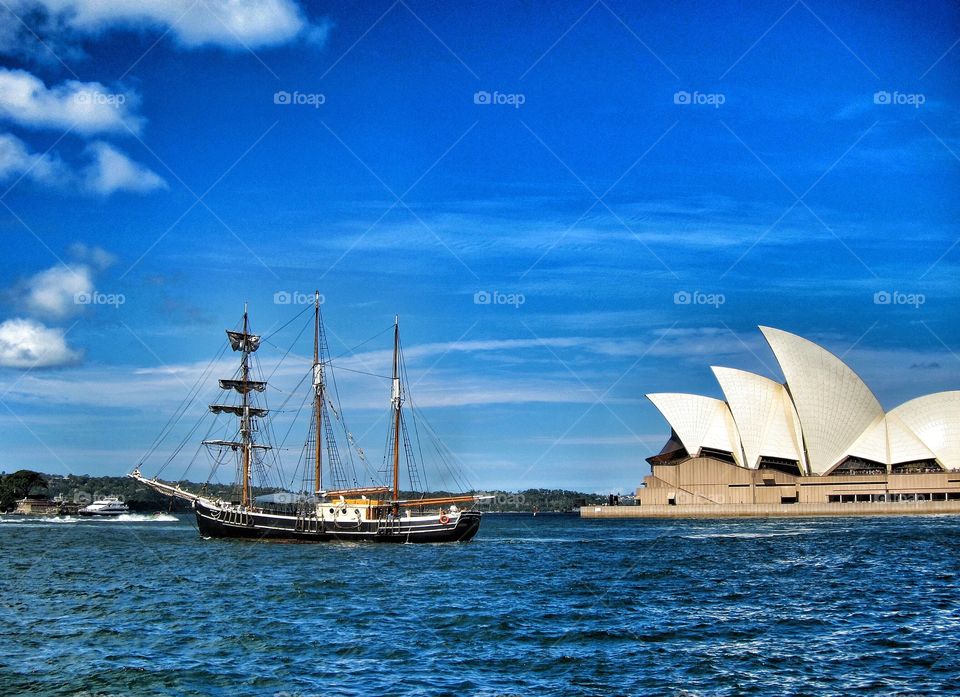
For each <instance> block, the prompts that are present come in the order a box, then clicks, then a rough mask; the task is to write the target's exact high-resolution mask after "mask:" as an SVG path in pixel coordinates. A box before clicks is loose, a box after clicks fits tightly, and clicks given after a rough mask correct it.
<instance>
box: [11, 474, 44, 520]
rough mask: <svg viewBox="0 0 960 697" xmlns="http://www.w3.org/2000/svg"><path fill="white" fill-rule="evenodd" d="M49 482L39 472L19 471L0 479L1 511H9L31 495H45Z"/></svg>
mask: <svg viewBox="0 0 960 697" xmlns="http://www.w3.org/2000/svg"><path fill="white" fill-rule="evenodd" d="M46 492H47V480H46V479H45V478H44V476H43V475H42V474H40V473H39V472H34V471H32V470H17V471H16V472H14V473H12V474H8V475H6V476H5V477H3V479H0V510H3V511H9V510H13V508H14V507H15V506H16V505H17V501H19V500H20V499H22V498H24V497H25V496H28V495H30V494H45V493H46Z"/></svg>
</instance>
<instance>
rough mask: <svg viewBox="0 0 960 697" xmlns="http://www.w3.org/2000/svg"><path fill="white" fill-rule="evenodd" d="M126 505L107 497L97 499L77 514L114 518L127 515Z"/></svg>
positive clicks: (114, 498) (113, 497)
mask: <svg viewBox="0 0 960 697" xmlns="http://www.w3.org/2000/svg"><path fill="white" fill-rule="evenodd" d="M129 512H130V509H129V508H127V504H125V503H124V502H123V501H121V500H120V499H118V498H117V497H116V496H108V497H107V498H105V499H97V500H96V501H94V502H93V503H91V504H90V505H89V506H85V507H84V508H81V509H80V510H79V511H77V513H78V514H79V515H82V516H114V515H123V514H124V513H129Z"/></svg>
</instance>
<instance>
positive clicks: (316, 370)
mask: <svg viewBox="0 0 960 697" xmlns="http://www.w3.org/2000/svg"><path fill="white" fill-rule="evenodd" d="M313 313H314V326H313V388H314V391H315V392H316V397H315V398H314V413H315V414H316V429H317V432H316V437H317V438H316V441H317V451H316V456H315V459H314V463H313V481H314V484H316V493H317V494H319V493H320V492H321V491H322V490H323V467H322V465H323V448H322V447H321V440H322V434H323V368H322V367H321V366H320V291H319V290H317V291H315V293H314V296H313Z"/></svg>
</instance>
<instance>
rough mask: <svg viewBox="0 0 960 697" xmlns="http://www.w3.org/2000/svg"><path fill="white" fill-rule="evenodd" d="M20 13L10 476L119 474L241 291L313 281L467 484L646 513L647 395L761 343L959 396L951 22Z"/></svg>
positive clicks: (264, 317) (891, 383)
mask: <svg viewBox="0 0 960 697" xmlns="http://www.w3.org/2000/svg"><path fill="white" fill-rule="evenodd" d="M7 5H8V6H7V8H6V9H4V10H2V11H0V13H2V14H3V15H4V17H3V20H2V22H0V26H2V27H3V28H2V29H0V53H2V66H3V67H2V68H0V204H2V205H0V233H2V234H3V236H4V240H5V242H4V251H5V255H4V256H5V263H4V265H3V270H2V272H0V273H2V277H0V286H2V288H3V293H2V296H0V300H2V306H0V313H2V314H0V366H2V367H0V381H2V387H0V403H2V404H0V423H2V425H3V431H2V433H3V436H2V440H0V443H2V445H3V453H4V455H3V460H2V462H0V469H5V470H7V471H10V470H13V469H16V468H19V467H33V468H37V469H41V470H45V471H49V472H63V473H67V472H78V473H93V474H119V473H123V472H126V471H129V469H131V468H132V466H133V465H135V464H136V463H137V462H138V461H139V458H140V457H141V455H142V454H143V453H144V452H145V451H146V450H147V448H148V446H149V445H150V443H151V442H152V440H153V439H154V437H155V436H156V434H157V432H158V431H159V429H160V427H161V426H162V424H163V423H164V422H165V421H166V418H167V416H168V415H169V414H170V413H171V412H172V410H173V409H175V408H176V406H177V404H178V403H179V401H180V399H181V398H182V397H183V395H184V393H185V392H186V389H187V387H189V385H190V384H192V378H194V377H195V376H196V374H197V372H198V371H199V370H202V368H203V367H204V366H206V364H207V362H208V361H209V360H210V358H211V357H212V356H213V355H214V354H215V353H216V352H217V351H218V350H219V348H220V346H221V342H222V340H223V334H222V333H221V332H222V329H223V328H224V327H226V326H232V325H233V324H234V323H235V322H236V321H237V319H238V318H239V316H240V314H241V312H242V305H243V302H244V301H247V302H249V303H250V308H251V313H252V317H253V322H254V328H255V329H257V330H260V331H264V332H266V331H269V329H270V328H271V327H276V326H279V325H280V324H282V323H283V322H284V321H286V319H288V318H289V317H290V316H291V315H292V314H293V313H294V312H296V311H297V310H298V309H299V308H297V307H291V305H284V304H278V303H276V302H275V296H276V294H277V293H291V294H295V293H308V292H311V291H312V290H313V289H314V288H319V289H320V291H321V292H322V293H323V294H324V298H325V303H324V313H325V317H326V320H327V323H328V325H329V328H330V330H331V335H330V344H331V351H332V353H333V354H334V355H341V354H347V355H345V356H344V358H343V365H344V366H345V367H353V368H357V369H364V370H367V371H368V372H387V370H388V364H387V361H386V354H384V353H383V350H384V349H386V348H388V346H386V345H383V346H370V345H364V346H363V348H362V349H360V350H359V354H360V355H359V356H356V355H350V354H349V349H351V348H353V347H355V346H356V345H357V344H359V343H360V342H362V341H364V340H366V339H368V338H369V337H371V336H373V335H375V334H377V333H378V332H380V331H381V330H383V329H384V328H385V327H387V326H389V324H390V322H391V321H392V318H393V316H394V315H395V314H400V316H401V322H402V331H403V336H404V341H405V346H406V347H407V351H408V368H409V370H410V374H411V377H412V378H413V379H414V380H419V384H418V385H417V386H416V389H415V391H414V398H415V399H416V401H417V402H419V404H420V405H421V406H422V407H423V408H424V410H425V413H426V414H427V415H428V418H429V419H430V421H431V423H432V424H433V426H434V427H435V429H436V430H437V431H438V432H439V433H441V434H442V435H443V436H444V440H445V441H446V443H447V445H448V446H449V447H450V448H451V449H452V450H453V451H454V452H455V453H457V455H458V456H459V457H460V458H461V459H462V460H463V461H464V462H465V464H466V466H467V469H468V471H469V479H470V480H471V482H472V483H473V484H475V485H476V486H480V487H504V488H509V489H522V488H526V487H531V486H558V487H567V488H577V489H582V490H589V491H608V490H618V491H621V492H627V491H631V490H632V489H633V488H634V487H635V486H636V485H637V484H638V483H639V482H640V480H641V478H642V476H643V474H645V473H646V472H647V466H646V464H645V462H644V458H645V457H646V456H648V455H650V454H652V453H654V452H656V451H658V450H659V448H660V446H661V445H662V444H663V442H664V440H665V438H666V436H667V435H668V433H669V429H668V427H667V425H666V423H665V422H664V421H663V420H662V418H661V417H660V416H659V414H658V413H657V412H656V410H655V409H654V408H653V406H652V405H651V404H649V403H648V402H647V401H646V400H645V398H644V397H643V395H644V393H647V392H657V391H688V392H698V393H703V394H709V395H712V396H718V397H719V396H720V391H719V387H718V386H717V385H716V384H715V383H714V381H713V378H712V375H711V373H710V370H709V366H710V365H730V366H734V367H740V368H745V369H748V370H754V371H757V372H760V373H763V374H765V375H769V376H772V377H777V378H779V377H780V375H779V370H778V369H777V366H776V362H775V360H774V358H773V356H772V354H771V353H770V352H769V350H768V349H767V348H766V346H765V345H764V343H763V341H762V338H761V336H760V334H759V332H758V331H756V328H755V327H756V325H758V324H765V325H772V326H776V327H780V328H783V329H786V330H788V331H792V332H795V333H798V334H801V335H804V336H807V337H809V338H811V339H813V340H815V341H818V342H821V343H822V344H823V345H825V346H826V347H827V348H828V349H830V350H832V351H834V352H835V353H837V354H838V355H842V356H843V357H844V359H845V360H846V361H848V362H849V363H850V364H851V366H852V367H853V368H854V369H855V370H857V371H858V372H859V373H860V374H861V376H863V377H864V379H865V380H866V381H867V383H868V384H869V385H870V386H871V387H872V388H873V389H874V391H875V392H876V394H877V396H878V398H879V399H880V401H881V403H883V404H884V406H886V407H888V408H889V407H893V406H895V405H896V404H899V403H901V402H903V401H905V400H907V399H909V398H911V397H914V396H918V395H921V394H925V393H927V392H933V391H939V390H947V389H958V388H960V372H958V367H960V359H958V352H960V329H958V327H957V321H956V320H957V316H958V312H957V311H958V308H960V302H958V300H960V298H958V289H957V283H956V277H957V273H956V272H957V265H958V260H960V245H958V239H960V226H958V224H957V221H958V205H960V204H958V200H960V199H958V197H957V190H958V184H960V177H958V164H960V138H958V135H960V131H958V105H960V99H958V98H960V85H958V80H957V79H956V75H957V74H958V61H960V46H958V44H957V42H958V38H960V10H958V9H957V7H956V6H955V5H953V4H950V3H931V4H925V5H924V6H923V7H922V8H920V9H918V8H916V7H912V6H903V5H893V4H888V3H855V2H848V3H841V4H839V5H837V4H829V3H814V2H796V3H790V2H783V3H762V4H756V5H745V4H742V3H729V4H716V3H688V4H683V5H680V6H678V5H677V4H676V3H666V2H665V3H648V4H644V5H643V6H642V7H640V6H636V5H635V4H633V3H620V2H613V1H609V0H598V1H597V2H593V3H591V2H589V1H585V2H562V3H550V4H546V3H471V4H450V3H424V2H417V1H415V0H404V1H402V2H396V3H391V2H383V3H378V2H371V3H323V4H313V3H311V4H309V5H306V4H304V5H298V4H296V3H295V2H293V0H269V1H268V2H263V3H255V2H238V3H235V4H232V5H208V4H205V3H191V2H188V1H186V0H183V1H180V0H178V1H176V2H163V3H161V2H153V1H148V2H143V3H140V4H138V5H136V6H133V5H129V4H127V3H120V2H117V3H113V2H106V3H93V2H88V1H87V0H68V1H66V2H53V0H16V1H15V2H9V3H7ZM212 8H216V9H212ZM78 292H79V293H81V294H90V293H94V294H95V295H90V296H88V297H94V298H99V299H100V300H101V301H103V302H108V301H109V299H110V298H111V297H113V298H114V299H116V298H118V297H120V296H122V299H123V303H122V304H121V305H119V306H118V305H116V303H115V304H113V305H111V304H98V303H89V304H77V303H76V302H75V294H76V293H78ZM482 292H486V293H491V294H493V293H496V294H497V295H495V297H496V298H497V299H502V300H508V299H511V298H512V299H513V300H514V301H519V300H522V303H520V302H513V303H512V304H509V303H507V304H498V303H497V302H493V303H490V304H477V303H476V302H475V294H477V293H482ZM878 293H880V294H883V293H888V294H892V295H889V296H883V295H880V296H879V297H880V298H881V299H882V298H884V297H891V298H893V301H892V302H890V303H883V302H879V303H878V302H877V297H878V296H877V294H878ZM687 299H689V300H690V302H687V303H684V302H683V301H684V300H687ZM383 340H384V338H383V337H381V342H382V341H383ZM308 351H309V347H308V346H303V353H307V352H308ZM262 360H263V361H264V362H265V364H266V363H268V362H269V356H267V355H264V356H263V358H262ZM341 377H342V378H343V379H342V382H341V388H342V389H343V390H344V394H343V397H344V407H345V410H346V412H347V414H348V416H349V419H350V423H351V427H352V430H353V431H354V432H355V433H356V434H358V435H360V434H363V437H362V438H361V442H362V444H363V445H364V447H365V448H366V450H367V451H368V453H369V454H370V456H371V459H372V460H374V461H379V454H380V450H379V449H380V448H382V443H383V432H384V429H385V428H386V425H385V424H384V423H383V422H382V416H383V411H384V405H385V404H386V401H387V400H388V399H389V392H388V387H387V386H386V385H384V384H383V383H382V381H379V380H377V379H376V378H371V377H369V376H362V375H360V374H355V373H348V374H346V375H343V376H341ZM279 380H280V383H281V386H284V385H288V386H289V384H292V383H289V381H290V380H293V382H295V380H294V374H293V373H291V374H289V375H287V374H281V376H280V378H279ZM284 380H287V381H288V382H287V383H285V382H284ZM347 392H349V395H348V394H347ZM161 459H162V458H161ZM145 469H147V470H148V471H149V469H150V467H149V463H148V465H147V466H146V467H145ZM175 469H176V467H175V466H171V472H172V473H173V474H174V475H175V476H179V474H180V471H176V472H174V471H173V470H175ZM180 470H182V467H181V468H180ZM191 474H193V478H194V479H196V478H204V477H205V476H206V472H205V471H203V470H202V468H198V469H197V471H196V472H192V473H191Z"/></svg>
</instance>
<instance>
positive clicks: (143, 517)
mask: <svg viewBox="0 0 960 697" xmlns="http://www.w3.org/2000/svg"><path fill="white" fill-rule="evenodd" d="M101 520H113V521H119V522H121V523H176V522H177V521H178V520H179V518H177V516H175V515H172V514H170V513H124V514H122V515H118V516H110V517H109V518H101Z"/></svg>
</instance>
